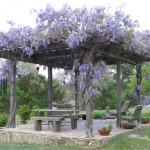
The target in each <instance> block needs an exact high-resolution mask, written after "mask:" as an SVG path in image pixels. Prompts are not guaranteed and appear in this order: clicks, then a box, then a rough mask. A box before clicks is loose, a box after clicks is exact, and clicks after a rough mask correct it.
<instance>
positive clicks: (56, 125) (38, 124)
mask: <svg viewBox="0 0 150 150" xmlns="http://www.w3.org/2000/svg"><path fill="white" fill-rule="evenodd" d="M32 119H33V120H34V129H35V131H41V130H42V121H51V122H53V132H60V131H61V122H62V121H63V120H64V118H63V117H32Z"/></svg>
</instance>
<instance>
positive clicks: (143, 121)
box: [141, 120, 150, 124]
mask: <svg viewBox="0 0 150 150" xmlns="http://www.w3.org/2000/svg"><path fill="white" fill-rule="evenodd" d="M141 122H142V123H143V124H147V123H149V122H150V120H141Z"/></svg>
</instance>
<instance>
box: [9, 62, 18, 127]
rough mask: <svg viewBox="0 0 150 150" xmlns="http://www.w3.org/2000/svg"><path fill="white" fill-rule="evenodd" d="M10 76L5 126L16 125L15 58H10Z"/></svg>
mask: <svg viewBox="0 0 150 150" xmlns="http://www.w3.org/2000/svg"><path fill="white" fill-rule="evenodd" d="M9 64H10V65H11V73H12V74H11V76H10V115H9V122H8V124H7V127H10V128H15V127H16V60H10V62H9Z"/></svg>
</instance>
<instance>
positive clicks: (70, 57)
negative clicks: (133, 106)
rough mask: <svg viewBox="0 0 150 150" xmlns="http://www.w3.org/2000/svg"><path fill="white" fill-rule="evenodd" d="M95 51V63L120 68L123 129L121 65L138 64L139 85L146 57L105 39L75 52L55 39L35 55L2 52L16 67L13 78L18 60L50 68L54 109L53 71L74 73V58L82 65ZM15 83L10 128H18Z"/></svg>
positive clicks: (82, 45)
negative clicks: (85, 58)
mask: <svg viewBox="0 0 150 150" xmlns="http://www.w3.org/2000/svg"><path fill="white" fill-rule="evenodd" d="M91 49H94V51H96V53H95V54H94V55H93V56H94V59H93V60H94V62H95V63H96V62H98V61H100V60H103V61H104V62H105V63H106V64H107V65H111V64H116V65H117V78H116V80H117V88H116V100H117V126H118V127H120V126H121V82H120V75H121V69H120V68H121V63H124V62H126V63H130V64H133V65H138V67H137V84H138V85H140V83H141V67H140V64H141V63H142V62H145V61H149V60H150V59H148V58H146V57H145V56H144V55H139V54H136V53H135V52H132V51H128V50H125V49H124V48H123V47H122V44H121V43H119V42H115V43H110V42H107V40H106V39H105V38H104V37H102V36H101V37H100V36H93V37H92V38H90V39H88V40H87V41H86V42H83V43H80V45H79V46H78V47H77V48H76V49H74V50H72V49H70V48H69V47H68V46H67V45H66V44H65V43H64V41H63V40H59V41H58V40H54V41H53V43H51V44H49V45H48V46H47V48H45V47H44V46H40V47H39V50H38V51H34V54H33V55H32V56H30V57H29V56H28V55H26V54H24V53H23V52H22V50H21V49H19V48H18V49H17V50H15V51H14V52H12V51H9V50H7V49H2V50H1V53H0V57H1V58H5V59H9V60H11V61H12V64H13V78H14V81H15V79H16V63H15V61H16V60H18V61H23V62H30V63H34V64H40V65H44V66H48V108H49V109H51V108H52V90H51V89H52V68H65V69H66V66H67V69H69V70H71V69H72V67H73V63H74V60H75V59H78V60H79V61H80V63H82V61H83V60H84V57H85V55H84V52H85V51H90V50H91ZM77 76H78V70H76V71H75V77H77ZM15 91H16V83H15V82H14V83H12V84H11V97H10V114H11V115H12V118H11V122H10V127H15V103H16V92H15ZM75 91H76V96H75V108H76V109H79V99H78V94H77V93H78V92H79V88H78V82H77V81H76V82H75ZM137 97H138V101H139V102H140V91H138V90H137ZM91 113H92V108H91V106H90V103H89V104H87V105H86V115H87V120H86V121H87V126H89V124H91V120H92V115H91Z"/></svg>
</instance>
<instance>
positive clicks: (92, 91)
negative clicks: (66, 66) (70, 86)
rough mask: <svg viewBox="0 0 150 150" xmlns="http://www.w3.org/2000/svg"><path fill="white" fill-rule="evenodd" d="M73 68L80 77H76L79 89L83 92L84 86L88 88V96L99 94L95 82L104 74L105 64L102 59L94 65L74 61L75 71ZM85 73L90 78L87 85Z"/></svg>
mask: <svg viewBox="0 0 150 150" xmlns="http://www.w3.org/2000/svg"><path fill="white" fill-rule="evenodd" d="M75 69H78V70H79V72H80V77H79V78H78V82H79V90H80V91H81V92H83V91H84V90H85V88H88V89H87V90H88V93H89V96H90V97H93V96H94V95H98V94H100V93H99V90H98V89H97V87H98V86H97V84H98V79H99V78H100V77H101V76H104V75H105V74H106V71H107V66H106V64H105V63H104V62H103V61H102V62H98V63H97V64H96V65H95V66H94V65H93V64H92V63H84V64H81V65H80V64H79V63H77V62H75V64H74V67H73V71H75ZM87 74H88V76H89V78H90V82H89V85H86V80H87ZM86 86H87V87H86Z"/></svg>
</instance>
